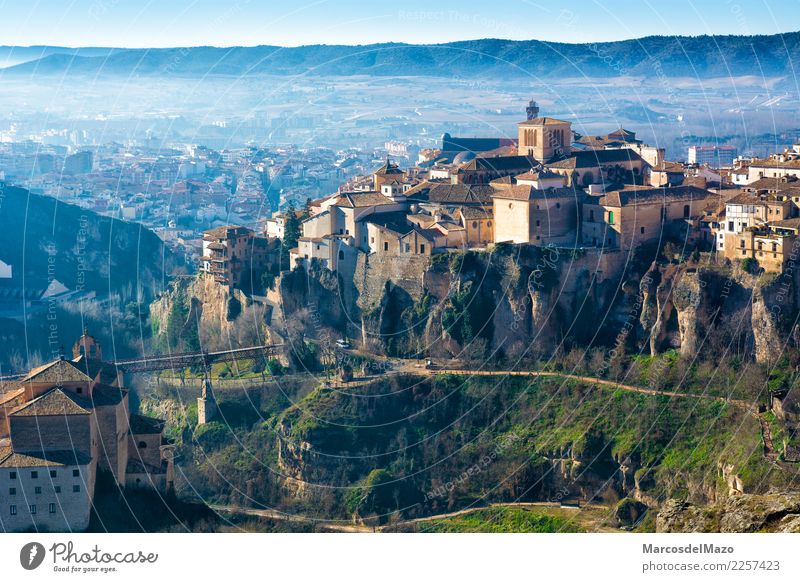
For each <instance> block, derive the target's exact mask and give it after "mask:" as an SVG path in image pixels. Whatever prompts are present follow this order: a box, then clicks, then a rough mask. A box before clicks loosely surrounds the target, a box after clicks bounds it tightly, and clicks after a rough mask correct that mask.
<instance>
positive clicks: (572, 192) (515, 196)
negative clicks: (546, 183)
mask: <svg viewBox="0 0 800 582" xmlns="http://www.w3.org/2000/svg"><path fill="white" fill-rule="evenodd" d="M583 196H584V194H583V191H582V190H579V189H573V188H541V189H540V188H535V187H534V186H530V185H527V184H515V185H514V186H511V187H510V188H498V189H497V190H496V191H495V192H494V194H492V198H499V199H501V200H533V199H535V198H539V199H545V200H547V199H554V198H577V197H581V198H582V197H583Z"/></svg>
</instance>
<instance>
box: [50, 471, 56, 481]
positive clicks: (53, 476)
mask: <svg viewBox="0 0 800 582" xmlns="http://www.w3.org/2000/svg"><path fill="white" fill-rule="evenodd" d="M50 476H51V477H52V478H53V479H55V478H56V476H57V473H56V472H55V471H50Z"/></svg>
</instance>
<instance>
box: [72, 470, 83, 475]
mask: <svg viewBox="0 0 800 582" xmlns="http://www.w3.org/2000/svg"><path fill="white" fill-rule="evenodd" d="M72 476H73V477H80V476H81V472H80V470H79V469H73V470H72Z"/></svg>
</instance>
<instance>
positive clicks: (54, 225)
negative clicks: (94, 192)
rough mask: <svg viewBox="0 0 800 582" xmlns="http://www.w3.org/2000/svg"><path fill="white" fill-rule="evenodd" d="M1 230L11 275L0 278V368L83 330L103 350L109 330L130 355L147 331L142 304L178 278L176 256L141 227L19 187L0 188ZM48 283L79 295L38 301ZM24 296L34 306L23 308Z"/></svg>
mask: <svg viewBox="0 0 800 582" xmlns="http://www.w3.org/2000/svg"><path fill="white" fill-rule="evenodd" d="M0 224H2V225H3V228H2V229H0V260H2V261H3V262H5V263H7V264H10V265H11V266H12V269H13V271H12V272H13V277H12V278H11V279H5V280H0V286H1V287H2V291H3V293H2V302H1V303H0V307H1V309H0V312H1V313H0V321H1V322H2V324H0V325H1V327H2V331H0V338H1V339H2V340H3V341H4V342H6V341H7V342H9V343H8V344H6V345H8V346H13V348H12V347H10V348H9V349H8V350H5V351H4V352H3V354H2V356H3V360H2V361H0V364H6V365H8V362H9V360H12V359H16V360H17V363H16V365H14V366H12V367H14V368H18V367H20V366H21V367H23V368H24V367H27V366H28V365H29V364H30V363H31V362H30V361H28V360H29V358H31V357H33V359H34V360H35V359H36V358H37V357H44V358H45V359H47V358H48V357H50V356H52V354H53V351H54V350H57V349H60V348H62V347H63V348H66V349H69V347H70V346H71V345H72V343H73V341H74V340H75V339H77V337H78V336H79V335H80V333H81V330H82V328H83V326H84V325H90V327H92V332H93V333H94V334H96V335H98V336H99V337H100V339H101V342H102V343H103V344H104V345H106V346H108V347H110V346H111V345H112V341H111V339H112V329H113V330H114V331H113V336H114V340H115V341H114V342H113V345H114V346H115V348H116V349H117V350H119V352H118V353H130V352H131V350H132V349H133V345H135V343H136V342H137V340H138V341H141V340H142V339H143V338H144V337H145V336H146V335H147V334H148V333H149V326H147V325H146V319H147V308H146V305H147V304H149V302H150V301H151V300H152V299H153V298H154V297H155V295H156V294H157V293H159V292H160V291H161V290H162V289H164V288H165V286H166V282H167V278H168V277H170V276H173V275H175V274H179V273H180V272H181V262H180V261H179V258H178V257H176V256H175V255H174V254H173V253H172V252H171V251H169V250H168V249H167V248H166V247H165V246H164V244H163V243H162V242H161V240H160V239H159V238H158V237H157V236H156V235H155V234H154V233H153V232H152V231H150V230H148V229H146V228H144V227H142V226H141V225H139V224H135V223H129V222H124V221H121V220H116V219H112V218H109V217H105V216H100V215H98V214H96V213H94V212H91V211H89V210H85V209H83V208H80V207H78V206H73V205H70V204H66V203H63V202H60V201H57V200H56V199H54V198H50V197H46V196H39V195H35V194H31V193H29V192H28V191H27V190H24V189H21V188H15V187H8V186H3V187H2V189H0ZM53 281H57V282H58V283H61V284H62V285H63V286H64V287H65V288H66V289H67V290H69V291H72V292H75V293H77V294H78V296H77V297H75V298H74V299H73V300H70V301H64V302H61V301H60V300H59V301H57V302H48V301H44V302H37V301H36V299H38V297H39V295H40V294H41V292H42V290H44V289H46V288H47V287H48V285H50V284H51V283H52V282H53ZM62 289H63V288H62ZM23 292H24V293H25V294H26V296H27V299H28V300H29V301H30V300H33V302H32V303H27V304H26V305H25V307H23V303H24V302H23V295H22V293H23ZM77 299H86V301H78V300H77ZM23 309H25V313H26V315H27V320H25V321H22V320H21V316H22V314H23ZM53 325H55V327H56V330H55V337H51V335H52V334H53V333H54V332H53V329H52V326H53ZM109 355H111V354H110V350H109ZM34 356H35V357H34ZM20 358H21V359H22V361H19V359H20Z"/></svg>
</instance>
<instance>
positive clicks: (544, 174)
mask: <svg viewBox="0 0 800 582" xmlns="http://www.w3.org/2000/svg"><path fill="white" fill-rule="evenodd" d="M561 177H562V176H561V174H558V173H556V172H548V171H547V170H541V171H538V172H534V171H530V172H525V173H524V174H519V175H518V176H514V179H515V180H516V181H517V182H519V181H520V180H531V181H534V180H536V181H538V180H547V179H548V178H561Z"/></svg>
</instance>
